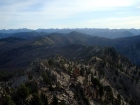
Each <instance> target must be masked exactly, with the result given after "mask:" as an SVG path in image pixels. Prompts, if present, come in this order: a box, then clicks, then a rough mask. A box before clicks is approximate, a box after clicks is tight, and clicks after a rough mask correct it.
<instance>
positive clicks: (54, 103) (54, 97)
mask: <svg viewBox="0 0 140 105" xmlns="http://www.w3.org/2000/svg"><path fill="white" fill-rule="evenodd" d="M52 103H53V105H58V99H57V97H56V96H55V95H54V96H53V102H52Z"/></svg>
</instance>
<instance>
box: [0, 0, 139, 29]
mask: <svg viewBox="0 0 140 105" xmlns="http://www.w3.org/2000/svg"><path fill="white" fill-rule="evenodd" d="M18 28H29V29H38V28H43V29H48V28H60V29H61V28H110V29H114V28H116V29H120V28H127V29H129V28H136V29H140V0H0V29H18Z"/></svg>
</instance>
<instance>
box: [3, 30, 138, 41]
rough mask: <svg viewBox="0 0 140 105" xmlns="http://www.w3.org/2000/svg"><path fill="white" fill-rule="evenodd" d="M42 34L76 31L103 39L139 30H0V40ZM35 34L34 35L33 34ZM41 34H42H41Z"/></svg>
mask: <svg viewBox="0 0 140 105" xmlns="http://www.w3.org/2000/svg"><path fill="white" fill-rule="evenodd" d="M33 31H34V32H39V33H40V32H44V33H45V34H46V33H48V34H50V33H67V34H68V33H70V32H72V31H77V32H80V33H84V34H89V35H92V36H99V37H105V38H111V39H114V38H121V37H130V36H136V35H140V29H98V28H97V29H95V28H75V29H69V28H66V29H36V30H32V29H26V28H23V29H9V30H5V29H3V30H0V38H6V37H9V36H11V35H13V34H14V33H20V34H21V33H22V32H33ZM34 34H35V33H34ZM42 34H43V33H42Z"/></svg>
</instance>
